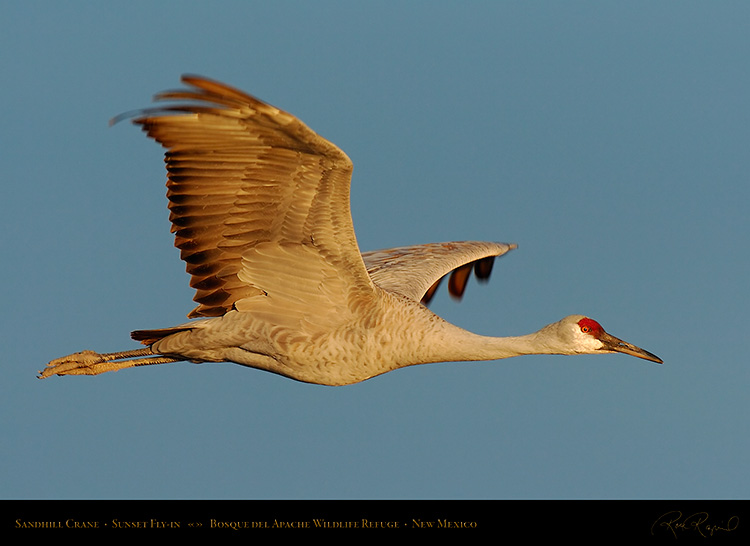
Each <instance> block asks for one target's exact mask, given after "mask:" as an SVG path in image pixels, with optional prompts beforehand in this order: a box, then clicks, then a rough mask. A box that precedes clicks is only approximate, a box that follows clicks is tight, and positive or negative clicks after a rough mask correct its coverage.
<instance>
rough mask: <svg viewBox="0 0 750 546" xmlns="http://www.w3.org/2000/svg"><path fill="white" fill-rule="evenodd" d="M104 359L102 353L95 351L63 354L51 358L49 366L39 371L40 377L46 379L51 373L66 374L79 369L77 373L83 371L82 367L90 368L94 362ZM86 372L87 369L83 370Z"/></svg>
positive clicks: (97, 362)
mask: <svg viewBox="0 0 750 546" xmlns="http://www.w3.org/2000/svg"><path fill="white" fill-rule="evenodd" d="M103 360H104V359H103V358H102V355H100V354H99V353H97V352H95V351H81V352H79V353H73V354H72V355H68V356H63V357H60V358H56V359H54V360H51V361H50V362H49V364H47V367H46V368H45V369H44V370H43V371H41V372H39V376H38V377H39V379H44V378H45V377H49V376H51V375H66V374H69V373H76V372H73V370H79V371H78V372H77V374H80V373H82V370H81V369H82V368H88V367H90V366H92V365H94V364H99V363H100V362H102V361H103ZM83 373H84V374H85V371H83Z"/></svg>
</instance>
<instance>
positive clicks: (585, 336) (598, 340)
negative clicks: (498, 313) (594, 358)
mask: <svg viewBox="0 0 750 546" xmlns="http://www.w3.org/2000/svg"><path fill="white" fill-rule="evenodd" d="M550 326H556V327H557V328H556V329H557V333H558V335H559V336H560V337H561V338H562V339H563V340H564V343H565V345H566V346H567V347H568V348H569V349H570V350H571V352H574V353H581V354H598V353H624V354H626V355H631V356H637V357H638V358H643V359H645V360H650V361H651V362H657V363H659V364H662V363H663V361H662V359H661V358H659V357H658V356H656V355H655V354H652V353H649V352H648V351H646V350H644V349H641V348H640V347H636V346H635V345H632V344H631V343H627V342H626V341H623V340H621V339H618V338H616V337H615V336H613V335H610V334H608V333H607V332H605V331H604V328H602V326H601V324H599V323H598V322H597V321H595V320H594V319H592V318H589V317H585V316H583V315H571V316H569V317H565V318H564V319H562V320H561V321H560V322H558V323H555V324H554V325H550Z"/></svg>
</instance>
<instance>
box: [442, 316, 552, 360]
mask: <svg viewBox="0 0 750 546" xmlns="http://www.w3.org/2000/svg"><path fill="white" fill-rule="evenodd" d="M441 330H442V332H441V333H440V335H439V336H438V337H436V338H434V340H433V343H432V350H431V351H430V352H431V353H432V355H431V356H432V358H433V361H434V362H438V361H442V362H460V361H477V360H498V359H501V358H510V357H512V356H521V355H531V354H561V351H562V349H561V348H560V347H558V346H556V344H555V343H553V340H551V339H549V338H548V336H545V335H541V334H542V331H539V332H534V333H531V334H527V335H522V336H513V337H492V336H482V335H478V334H474V333H472V332H469V331H467V330H463V329H461V328H458V327H456V326H453V325H451V324H446V325H445V327H444V328H441Z"/></svg>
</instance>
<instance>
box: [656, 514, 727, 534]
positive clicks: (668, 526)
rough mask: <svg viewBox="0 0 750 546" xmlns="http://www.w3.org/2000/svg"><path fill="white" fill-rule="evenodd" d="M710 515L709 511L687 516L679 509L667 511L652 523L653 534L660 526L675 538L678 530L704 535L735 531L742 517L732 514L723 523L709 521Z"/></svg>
mask: <svg viewBox="0 0 750 546" xmlns="http://www.w3.org/2000/svg"><path fill="white" fill-rule="evenodd" d="M708 517H709V516H708V512H695V513H694V514H691V515H689V516H685V517H683V516H682V512H680V511H679V510H675V511H672V512H667V513H666V514H664V515H662V516H660V517H659V518H658V519H657V520H656V521H655V522H654V523H653V525H651V534H652V535H653V534H655V531H657V530H658V529H659V528H664V529H665V530H668V531H670V532H671V533H672V535H673V536H674V537H675V538H678V535H677V533H678V532H683V531H694V532H696V533H698V534H699V535H700V536H702V537H710V536H713V535H714V533H721V532H730V531H734V530H735V529H737V527H738V526H739V524H740V518H739V517H737V516H732V517H730V518H729V519H728V520H727V521H726V522H721V524H714V523H711V522H709V521H708Z"/></svg>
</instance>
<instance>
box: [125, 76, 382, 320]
mask: <svg viewBox="0 0 750 546" xmlns="http://www.w3.org/2000/svg"><path fill="white" fill-rule="evenodd" d="M182 81H183V82H184V83H185V84H187V85H188V88H187V89H184V90H177V91H167V92H164V93H160V94H159V95H157V96H156V97H155V100H159V101H162V100H168V101H180V102H178V103H174V104H171V105H169V104H167V105H164V106H157V107H154V108H150V109H145V110H142V111H140V112H139V113H138V114H137V115H135V116H133V117H134V119H133V122H134V123H135V124H138V125H141V126H142V128H143V130H144V131H145V132H146V133H147V134H148V136H150V137H151V138H153V139H154V140H156V141H158V142H159V143H161V144H162V145H163V146H164V147H165V148H166V149H167V152H166V156H165V161H166V164H167V171H168V181H167V188H168V190H167V197H168V199H169V209H170V211H171V214H170V220H171V222H172V232H173V233H174V234H175V246H176V247H177V248H179V249H180V250H181V257H182V259H183V260H184V261H185V262H186V263H187V271H188V273H189V274H190V275H191V282H190V285H191V286H192V287H193V288H194V289H195V290H196V295H195V298H194V299H195V301H196V302H197V303H198V306H197V307H196V308H195V309H194V310H193V311H192V312H191V313H190V314H189V315H188V316H189V317H198V316H204V317H210V316H221V315H223V314H225V313H226V312H227V311H229V310H230V309H232V308H233V307H235V308H238V307H239V305H238V302H242V300H246V298H252V297H253V296H257V295H267V294H270V293H272V292H273V293H274V294H275V295H277V296H279V297H281V298H282V299H286V300H287V301H296V300H303V299H305V298H309V295H310V294H311V293H312V292H314V291H315V290H314V289H312V288H313V287H319V286H320V285H321V283H327V284H328V286H327V289H326V292H327V293H328V294H334V295H335V296H332V297H338V298H344V297H345V296H346V293H347V291H357V290H372V283H371V281H370V278H369V276H368V275H367V272H366V270H365V267H364V264H363V262H362V258H361V255H360V252H359V248H358V246H357V242H356V239H355V235H354V227H353V225H352V220H351V213H350V208H349V186H350V179H351V173H352V163H351V161H350V159H349V158H348V157H347V156H346V154H344V152H342V151H341V150H340V149H339V148H338V147H336V146H335V145H334V144H332V143H330V142H328V141H327V140H325V139H324V138H322V137H320V136H319V135H317V134H316V133H315V132H314V131H312V130H311V129H310V128H309V127H307V126H306V125H305V124H304V123H302V122H301V121H300V120H299V119H297V118H296V117H294V116H292V115H290V114H288V113H286V112H284V111H282V110H279V109H277V108H274V107H273V106H270V105H268V104H266V103H264V102H262V101H260V100H258V99H256V98H254V97H252V96H250V95H247V94H245V93H243V92H242V91H239V90H237V89H234V88H232V87H229V86H227V85H224V84H222V83H218V82H216V81H212V80H208V79H205V78H202V77H197V76H183V78H182ZM309 304H310V305H315V304H316V302H315V301H310V302H309Z"/></svg>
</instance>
